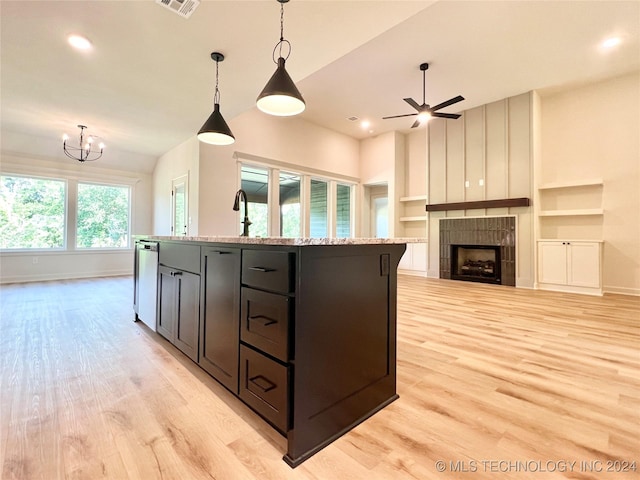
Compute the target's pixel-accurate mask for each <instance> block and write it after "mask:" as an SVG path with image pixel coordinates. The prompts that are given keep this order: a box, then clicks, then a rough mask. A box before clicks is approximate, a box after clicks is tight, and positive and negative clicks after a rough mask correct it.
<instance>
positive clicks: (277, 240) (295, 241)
mask: <svg viewBox="0 0 640 480" xmlns="http://www.w3.org/2000/svg"><path fill="white" fill-rule="evenodd" d="M133 237H134V238H135V239H147V240H179V241H183V242H211V243H239V244H247V245H288V246H293V247H303V246H309V245H385V244H399V243H421V242H423V243H426V241H427V239H426V238H282V237H266V238H256V237H239V236H238V237H204V236H203V237H172V236H159V235H134V236H133Z"/></svg>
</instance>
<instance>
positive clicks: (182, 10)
mask: <svg viewBox="0 0 640 480" xmlns="http://www.w3.org/2000/svg"><path fill="white" fill-rule="evenodd" d="M156 3H157V4H159V5H162V6H163V7H165V8H168V9H169V10H171V11H172V12H175V13H177V14H178V15H180V16H181V17H182V18H189V17H190V16H191V14H192V13H193V12H194V10H195V9H196V8H197V7H198V5H200V0H156Z"/></svg>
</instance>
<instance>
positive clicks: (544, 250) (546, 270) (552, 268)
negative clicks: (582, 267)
mask: <svg viewBox="0 0 640 480" xmlns="http://www.w3.org/2000/svg"><path fill="white" fill-rule="evenodd" d="M538 281H539V282H540V283H555V284H557V285H566V283H567V246H566V245H565V243H564V242H540V243H539V244H538Z"/></svg>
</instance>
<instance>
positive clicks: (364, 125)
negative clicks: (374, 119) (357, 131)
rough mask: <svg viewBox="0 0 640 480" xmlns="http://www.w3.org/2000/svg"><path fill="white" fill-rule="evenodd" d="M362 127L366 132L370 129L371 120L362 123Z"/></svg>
mask: <svg viewBox="0 0 640 480" xmlns="http://www.w3.org/2000/svg"><path fill="white" fill-rule="evenodd" d="M360 126H361V127H362V128H363V129H364V130H366V129H367V128H369V126H371V122H369V120H363V121H362V123H361V124H360Z"/></svg>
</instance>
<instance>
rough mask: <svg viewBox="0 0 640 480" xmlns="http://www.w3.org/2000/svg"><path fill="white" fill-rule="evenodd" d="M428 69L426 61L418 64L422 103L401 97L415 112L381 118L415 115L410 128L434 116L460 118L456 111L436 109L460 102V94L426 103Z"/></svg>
mask: <svg viewBox="0 0 640 480" xmlns="http://www.w3.org/2000/svg"><path fill="white" fill-rule="evenodd" d="M428 69H429V64H428V63H421V64H420V71H421V72H422V105H419V104H418V102H416V101H415V100H414V99H413V98H403V100H404V101H405V102H407V103H408V104H409V105H411V106H412V107H413V108H414V109H415V110H416V113H407V114H404V115H392V116H390V117H382V119H383V120H387V119H389V118H400V117H415V116H417V117H418V118H417V119H416V121H415V122H413V125H411V128H416V127H417V126H419V125H421V124H423V123H426V122H427V121H429V119H431V118H433V117H436V118H449V119H452V120H456V119H458V118H460V116H461V115H459V114H457V113H439V112H438V110H440V109H442V108H445V107H448V106H450V105H453V104H455V103H458V102H461V101H463V100H464V97H463V96H462V95H458V96H457V97H453V98H450V99H449V100H447V101H445V102H442V103H439V104H438V105H435V106H433V107H432V106H431V105H428V104H427V103H426V100H425V97H426V80H425V78H426V75H425V74H426V71H427V70H428Z"/></svg>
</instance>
